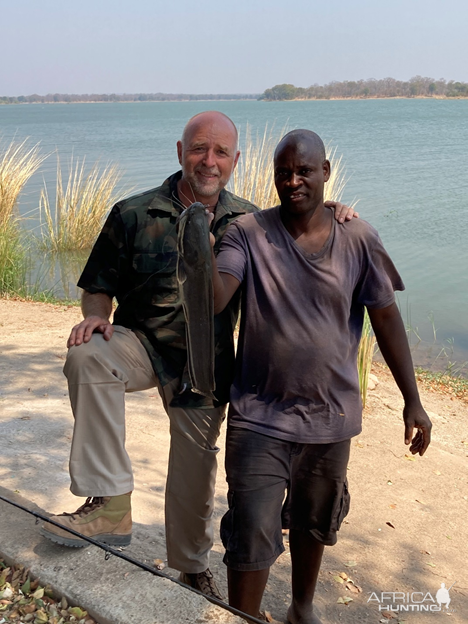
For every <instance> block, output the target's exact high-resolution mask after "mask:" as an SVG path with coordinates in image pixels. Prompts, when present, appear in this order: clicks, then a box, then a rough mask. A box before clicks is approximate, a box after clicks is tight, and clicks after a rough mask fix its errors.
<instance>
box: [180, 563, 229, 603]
mask: <svg viewBox="0 0 468 624" xmlns="http://www.w3.org/2000/svg"><path fill="white" fill-rule="evenodd" d="M179 581H182V583H185V584H186V585H189V586H190V587H193V589H198V591H201V593H202V594H205V595H206V596H211V597H212V598H217V599H218V600H224V599H223V597H222V596H221V594H220V593H219V589H218V588H217V586H216V583H215V580H214V578H213V575H212V574H211V572H210V569H209V568H206V570H205V571H204V572H198V574H197V573H196V574H188V573H187V572H181V573H180V576H179Z"/></svg>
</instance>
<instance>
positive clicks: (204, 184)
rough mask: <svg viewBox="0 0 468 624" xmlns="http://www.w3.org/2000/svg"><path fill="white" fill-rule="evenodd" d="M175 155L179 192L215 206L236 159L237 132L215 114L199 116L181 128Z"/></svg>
mask: <svg viewBox="0 0 468 624" xmlns="http://www.w3.org/2000/svg"><path fill="white" fill-rule="evenodd" d="M177 154H178V157H179V162H180V164H181V165H182V178H181V185H182V187H181V189H180V190H181V192H182V193H183V194H184V195H185V196H186V197H189V198H190V199H196V200H197V201H201V202H202V203H203V204H210V205H215V204H216V203H217V201H218V197H219V193H220V192H221V191H222V190H223V189H224V187H225V186H226V184H227V183H228V181H229V178H230V177H231V174H232V172H233V170H234V167H235V166H236V164H237V160H238V158H239V152H238V150H237V128H236V126H235V125H234V124H233V122H232V121H231V120H230V119H229V117H227V116H226V115H224V113H220V112H219V111H206V112H204V113H199V114H198V115H195V117H192V119H190V120H189V122H188V123H187V125H186V126H185V128H184V132H183V133H182V138H181V140H180V141H178V142H177Z"/></svg>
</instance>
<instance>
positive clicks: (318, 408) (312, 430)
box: [217, 207, 404, 444]
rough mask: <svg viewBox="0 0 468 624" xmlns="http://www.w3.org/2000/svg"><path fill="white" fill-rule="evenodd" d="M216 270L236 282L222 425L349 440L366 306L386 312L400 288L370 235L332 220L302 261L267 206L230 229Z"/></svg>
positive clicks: (357, 403) (307, 439)
mask: <svg viewBox="0 0 468 624" xmlns="http://www.w3.org/2000/svg"><path fill="white" fill-rule="evenodd" d="M217 263H218V269H219V271H220V272H223V273H229V274H230V275H233V276H234V277H236V278H237V279H238V280H239V281H241V282H242V313H241V328H240V336H239V344H238V350H237V362H236V376H235V379H234V383H233V385H232V387H231V404H230V408H229V419H230V420H229V422H230V425H232V426H236V427H243V428H245V429H251V430H253V431H257V432H258V433H262V434H264V435H270V436H273V437H275V438H279V439H281V440H288V441H291V442H303V443H309V444H313V443H323V444H325V443H329V442H339V441H341V440H346V439H348V438H351V437H352V436H355V435H357V434H358V433H359V432H360V431H361V413H362V405H361V399H360V394H359V380H358V373H357V367H356V358H357V349H358V345H359V340H360V337H361V330H362V321H363V315H364V306H367V307H368V308H385V307H387V306H389V305H390V304H392V303H393V302H394V299H395V297H394V290H404V285H403V282H402V280H401V278H400V276H399V274H398V272H397V270H396V269H395V266H394V265H393V263H392V261H391V260H390V258H389V256H388V254H387V252H386V251H385V249H384V247H383V245H382V242H381V240H380V238H379V235H378V234H377V232H376V230H375V229H374V228H373V227H372V226H371V225H369V223H367V222H366V221H363V220H362V219H352V220H351V221H348V222H346V223H345V224H343V225H339V224H337V222H336V221H335V220H334V219H333V220H332V228H331V232H330V235H329V237H328V239H327V241H326V243H325V244H324V246H323V247H322V249H321V250H320V251H319V252H317V253H314V254H309V253H307V252H305V251H304V250H303V249H302V248H301V247H300V246H299V245H298V244H297V243H296V242H295V240H294V239H293V237H292V236H291V235H290V234H289V232H288V231H287V230H286V228H285V227H284V225H283V223H282V221H281V218H280V213H279V207H275V208H270V209H269V210H263V211H262V212H258V213H256V214H251V215H246V216H242V217H240V218H239V219H237V220H236V221H235V222H234V223H233V224H232V225H230V226H229V228H228V230H227V232H226V234H225V235H224V238H223V242H222V245H221V249H220V252H219V255H218V257H217Z"/></svg>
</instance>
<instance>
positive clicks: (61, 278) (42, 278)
mask: <svg viewBox="0 0 468 624" xmlns="http://www.w3.org/2000/svg"><path fill="white" fill-rule="evenodd" d="M88 256H89V251H73V252H62V253H51V252H47V251H43V250H40V249H36V250H34V251H33V252H31V256H30V269H29V279H28V281H29V288H30V291H32V292H40V291H43V292H46V293H48V294H49V295H50V296H53V297H56V298H57V299H68V300H73V299H79V298H80V289H79V288H78V287H77V285H76V283H77V281H78V279H79V277H80V275H81V272H82V270H83V267H84V265H85V263H86V260H87V258H88Z"/></svg>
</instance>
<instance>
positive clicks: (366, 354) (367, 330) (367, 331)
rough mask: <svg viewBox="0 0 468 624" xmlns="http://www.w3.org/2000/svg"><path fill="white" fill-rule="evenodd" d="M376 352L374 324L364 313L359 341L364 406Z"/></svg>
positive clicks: (360, 384)
mask: <svg viewBox="0 0 468 624" xmlns="http://www.w3.org/2000/svg"><path fill="white" fill-rule="evenodd" d="M374 352H375V336H374V333H373V331H372V325H371V322H370V319H369V315H368V314H367V310H366V311H365V313H364V323H363V325H362V336H361V341H360V343H359V349H358V357H357V367H358V373H359V390H360V392H361V399H362V407H366V398H367V385H368V383H369V373H370V371H371V367H372V359H373V357H374Z"/></svg>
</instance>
